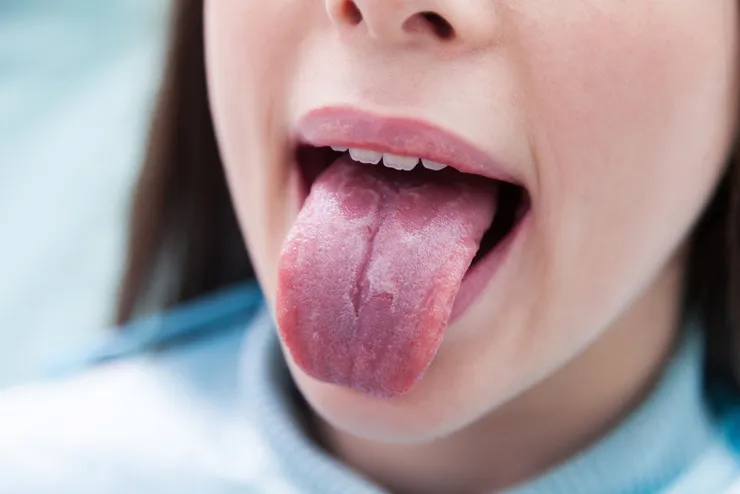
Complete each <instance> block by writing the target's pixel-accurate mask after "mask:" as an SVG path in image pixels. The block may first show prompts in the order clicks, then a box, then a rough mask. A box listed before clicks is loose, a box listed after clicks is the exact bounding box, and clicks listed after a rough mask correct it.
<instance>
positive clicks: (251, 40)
mask: <svg viewBox="0 0 740 494" xmlns="http://www.w3.org/2000/svg"><path fill="white" fill-rule="evenodd" d="M288 3H290V4H291V8H290V9H288V8H286V7H287V5H286V4H288ZM306 3H307V2H295V1H290V2H289V1H286V0H276V1H270V2H262V1H246V2H245V1H241V0H207V1H206V7H205V9H206V10H205V28H206V33H205V39H206V58H207V76H208V85H209V97H210V101H211V109H212V114H213V119H214V126H215V129H216V134H217V137H218V140H219V147H220V151H221V155H222V158H223V162H224V164H225V169H226V175H227V179H228V182H229V187H230V189H231V193H232V198H233V202H234V205H235V208H236V211H237V215H238V217H239V221H240V223H241V226H242V231H243V232H244V235H245V238H246V241H247V244H248V247H249V252H250V255H251V257H252V259H253V261H254V265H255V268H256V269H257V271H258V275H259V277H260V279H261V281H262V283H263V286H265V287H266V293H268V294H270V293H272V291H273V290H271V289H270V287H272V286H274V280H272V279H270V272H271V271H272V270H266V269H265V268H264V267H265V266H271V265H274V263H275V262H276V259H275V257H276V255H277V252H278V251H279V249H280V242H281V240H282V238H283V236H284V234H285V231H287V225H288V224H289V221H290V218H291V217H292V216H293V214H294V213H293V210H294V209H297V205H294V204H289V203H286V199H285V198H286V197H291V198H292V197H294V194H287V193H286V191H287V190H288V189H289V188H291V187H296V186H297V185H296V184H295V177H294V176H293V175H291V173H289V170H290V169H289V168H288V167H286V166H285V163H286V161H287V160H289V159H290V157H289V156H287V154H286V149H287V146H286V143H285V142H284V141H285V138H286V135H287V129H286V128H285V122H286V119H285V118H283V117H284V116H285V114H286V111H287V109H286V100H287V98H286V92H287V83H288V82H289V77H288V76H287V75H288V74H289V73H290V70H291V67H292V66H293V65H294V63H295V60H296V57H297V54H298V53H297V51H298V47H299V46H300V43H299V40H300V39H301V36H303V34H302V33H301V23H300V19H302V18H305V17H302V15H305V14H302V13H300V12H298V13H296V9H298V10H300V9H301V8H303V7H302V5H305V4H306ZM293 4H295V5H293ZM276 26H280V29H276ZM276 60H279V61H280V63H275V61H276Z"/></svg>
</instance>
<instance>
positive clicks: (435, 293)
mask: <svg viewBox="0 0 740 494" xmlns="http://www.w3.org/2000/svg"><path fill="white" fill-rule="evenodd" d="M451 176H452V177H453V178H451ZM430 177H436V180H435V179H430ZM443 177H446V178H443ZM462 177H463V176H462V175H453V174H438V175H436V176H435V175H432V173H431V172H429V173H424V172H416V171H414V172H410V173H409V172H395V171H393V170H388V169H385V168H384V167H373V166H372V165H360V164H357V163H355V162H353V161H351V160H350V159H349V157H346V156H343V157H342V158H340V159H339V160H338V161H337V162H336V163H334V164H333V165H332V166H331V167H330V168H329V169H328V170H326V171H325V172H324V173H323V174H322V175H321V176H320V177H319V178H318V179H317V180H316V182H315V183H314V184H313V187H312V190H311V194H310V195H309V197H308V199H307V200H306V203H305V205H304V206H303V209H302V210H301V212H300V214H299V215H298V218H297V219H296V222H295V224H294V225H293V228H292V229H291V231H290V233H289V234H288V238H287V240H286V242H285V244H284V246H283V251H282V254H281V258H280V267H279V278H278V280H279V281H278V294H277V322H278V326H279V328H280V332H281V335H282V338H283V341H284V342H285V344H286V346H287V347H288V349H289V350H290V353H291V355H292V357H293V360H294V361H295V362H296V363H297V364H298V365H299V366H300V367H301V368H302V369H303V371H304V372H306V373H307V374H309V375H310V376H313V377H314V378H316V379H319V380H321V381H324V382H328V383H331V384H337V385H341V386H346V387H350V388H353V389H355V390H358V391H361V392H364V393H368V394H371V395H375V396H379V397H393V396H397V395H400V394H402V393H404V392H406V391H408V390H409V389H410V388H411V387H412V386H413V385H414V384H415V383H416V382H417V381H418V380H419V379H420V378H421V376H422V375H423V374H424V372H425V371H426V369H427V367H429V364H430V363H431V361H432V359H433V358H434V355H435V354H436V352H437V349H438V348H439V345H440V344H441V342H442V335H443V332H444V330H445V328H446V327H447V323H448V321H449V318H450V313H451V312H452V306H453V304H454V302H455V297H456V295H457V292H458V290H459V289H460V283H461V282H462V279H463V276H464V275H465V272H466V271H467V269H468V267H469V266H470V263H471V262H472V260H473V258H474V257H475V254H476V252H477V251H478V246H479V244H480V241H481V238H482V237H483V234H484V233H485V231H486V229H487V228H488V227H489V226H490V224H491V221H492V220H493V216H494V213H495V211H494V209H495V204H494V197H495V188H494V186H493V185H492V184H491V182H489V181H485V182H484V181H480V182H483V183H480V182H478V183H473V182H472V181H470V180H464V179H463V178H462Z"/></svg>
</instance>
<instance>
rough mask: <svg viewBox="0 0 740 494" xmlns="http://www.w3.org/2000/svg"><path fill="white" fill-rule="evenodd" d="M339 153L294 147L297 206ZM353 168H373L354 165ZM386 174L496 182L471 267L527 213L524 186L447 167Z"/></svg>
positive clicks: (330, 150) (528, 200)
mask: <svg viewBox="0 0 740 494" xmlns="http://www.w3.org/2000/svg"><path fill="white" fill-rule="evenodd" d="M342 154H343V153H341V152H338V151H334V150H333V149H331V148H330V147H314V146H310V145H301V146H298V148H297V150H296V162H297V164H298V168H299V171H300V175H301V189H302V190H301V206H303V202H304V201H305V199H306V197H308V195H309V193H310V191H311V187H312V186H313V183H314V182H315V181H316V179H318V177H319V176H320V175H321V174H322V173H323V172H324V171H325V170H326V169H327V168H329V166H331V165H332V163H334V162H335V161H336V160H337V159H339V157H340V156H342ZM357 166H373V165H363V164H361V163H358V164H357ZM388 172H389V173H404V174H408V173H414V174H421V175H423V176H426V177H428V179H429V180H439V179H440V178H443V177H444V176H453V175H466V176H467V177H473V180H482V181H491V182H496V184H497V188H498V197H497V205H496V214H495V216H494V219H493V222H492V223H491V225H490V226H489V227H488V230H486V232H485V234H484V235H483V238H482V239H481V243H480V247H479V249H478V252H477V254H476V255H475V258H474V259H473V262H472V263H471V267H472V266H475V265H476V264H477V263H478V262H479V261H480V260H481V259H483V258H484V257H485V256H486V255H488V254H489V253H490V252H492V251H493V250H494V249H495V248H496V246H498V245H499V244H501V243H502V242H503V240H504V239H506V238H507V237H508V236H509V235H510V234H511V233H512V232H513V231H514V230H515V229H516V227H517V226H518V225H519V223H521V221H522V220H523V219H524V218H525V217H526V216H527V213H528V212H529V210H530V206H531V204H530V197H529V194H528V192H527V190H526V188H525V187H523V186H521V185H519V184H515V183H511V182H505V181H500V180H493V179H491V178H487V177H483V176H480V175H470V174H465V173H462V172H460V171H458V170H455V169H454V168H451V167H450V168H447V169H445V170H442V171H431V170H426V169H424V168H423V167H421V166H417V167H416V168H415V169H414V170H413V171H411V172H407V171H402V172H399V171H395V170H388Z"/></svg>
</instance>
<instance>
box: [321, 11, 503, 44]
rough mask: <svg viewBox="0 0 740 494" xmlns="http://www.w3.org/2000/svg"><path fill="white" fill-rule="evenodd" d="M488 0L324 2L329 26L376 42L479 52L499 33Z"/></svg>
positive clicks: (493, 12) (494, 15)
mask: <svg viewBox="0 0 740 494" xmlns="http://www.w3.org/2000/svg"><path fill="white" fill-rule="evenodd" d="M493 3H494V2H491V0H326V9H327V12H328V14H329V17H330V18H331V19H332V22H333V23H334V24H335V25H336V26H337V27H338V28H339V29H341V30H344V31H364V32H365V33H366V34H367V35H368V36H370V37H371V38H374V39H375V40H376V41H378V42H383V43H390V44H413V43H417V44H418V43H422V42H434V43H448V44H450V43H458V44H460V43H465V44H467V45H469V47H474V48H480V47H481V45H485V44H487V43H490V42H492V41H493V40H494V39H495V38H496V32H497V31H498V27H497V26H496V24H497V18H496V14H495V11H494V6H493Z"/></svg>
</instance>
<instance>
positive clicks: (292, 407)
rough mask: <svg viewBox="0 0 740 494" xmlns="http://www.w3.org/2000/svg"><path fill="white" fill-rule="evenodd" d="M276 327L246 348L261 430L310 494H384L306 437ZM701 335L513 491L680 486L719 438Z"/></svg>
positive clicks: (258, 333) (258, 325)
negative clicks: (590, 440) (637, 396)
mask: <svg viewBox="0 0 740 494" xmlns="http://www.w3.org/2000/svg"><path fill="white" fill-rule="evenodd" d="M274 328H275V326H274V323H273V321H272V320H271V318H270V315H269V313H268V311H267V310H263V311H262V313H261V314H260V315H259V316H258V317H257V318H256V321H255V322H254V324H253V328H251V330H250V336H249V338H248V342H247V344H246V345H245V348H244V353H243V359H242V364H243V365H242V377H243V379H244V381H245V382H244V386H245V390H246V393H247V397H246V398H247V404H248V406H249V408H250V409H251V411H252V412H253V415H254V416H253V419H254V421H255V423H256V426H257V428H258V429H259V430H260V431H261V433H262V434H263V435H264V438H265V441H266V442H267V444H268V445H269V447H270V448H271V449H272V450H273V452H274V453H275V455H276V457H277V458H278V461H280V463H281V465H282V467H283V469H284V471H285V473H286V475H287V476H288V477H289V478H290V479H291V480H292V481H293V482H294V483H295V484H296V485H297V486H299V487H300V488H301V491H302V492H306V493H316V494H319V493H320V494H335V493H336V494H346V493H347V492H352V493H356V494H381V493H384V492H385V491H383V490H382V489H380V488H379V487H376V486H374V485H373V484H372V483H370V482H369V481H367V480H365V479H363V478H362V477H360V476H358V475H357V474H356V473H355V472H352V471H351V470H350V469H349V468H347V467H346V466H344V465H343V464H342V463H340V462H339V461H338V460H336V459H335V458H333V457H331V456H330V455H328V454H327V453H326V452H325V451H324V450H322V449H321V448H320V447H319V446H318V445H316V444H315V443H314V442H313V441H312V439H310V438H309V437H308V436H307V435H306V433H305V429H304V427H303V420H302V415H301V413H300V410H299V407H298V406H297V400H296V397H295V388H294V386H293V384H292V382H291V378H290V375H289V373H288V370H287V367H286V365H285V362H284V360H283V357H282V354H281V350H280V346H279V341H278V337H277V333H276V331H275V329H274ZM701 334H702V332H701V331H700V330H699V329H698V328H697V327H696V325H693V324H688V325H687V328H686V331H684V333H683V339H682V342H681V345H680V346H679V347H678V348H677V351H676V352H675V353H674V355H673V357H672V358H671V360H670V362H669V363H668V365H667V367H666V369H665V370H664V372H663V375H662V377H661V378H660V379H659V381H658V382H657V384H656V386H655V387H654V389H653V391H652V392H651V394H650V395H649V396H648V397H647V398H646V400H645V401H644V402H643V403H642V404H641V405H639V406H638V407H637V408H636V409H635V410H634V411H633V412H632V413H631V414H630V415H629V416H628V417H627V418H626V419H625V420H623V421H622V423H621V424H620V425H618V426H617V427H616V428H615V429H613V430H612V431H611V432H610V433H608V434H607V435H606V436H604V437H603V438H602V439H600V440H599V441H597V442H596V443H594V444H593V445H592V446H590V447H589V448H587V449H586V450H584V451H582V452H581V453H579V454H578V455H576V456H574V457H572V458H570V459H569V460H566V461H565V462H564V463H562V464H561V465H560V466H557V467H555V468H553V469H552V470H550V471H549V472H546V473H544V474H542V475H541V476H539V477H537V478H535V479H533V480H531V481H529V482H526V483H524V484H522V485H520V486H519V487H515V488H514V489H511V490H509V491H507V494H545V493H547V494H561V493H562V494H592V493H594V492H599V493H603V494H610V493H615V494H616V493H623V492H634V493H641V492H660V491H661V490H662V489H663V488H665V487H667V486H668V485H669V484H671V483H672V482H674V481H675V480H676V479H677V478H678V477H679V476H680V474H681V473H682V472H684V471H686V470H687V469H688V468H689V466H690V465H691V464H692V463H693V462H694V461H695V460H696V458H697V457H698V456H699V455H700V454H701V453H702V452H704V451H705V450H706V449H707V448H709V446H710V444H711V443H712V440H713V437H714V436H715V433H714V432H713V424H712V417H711V414H710V412H709V410H708V408H707V406H706V403H705V400H704V390H703V385H702V382H703V375H702V374H703V372H702V371H703V354H704V348H703V346H704V345H703V340H702V336H701Z"/></svg>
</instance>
